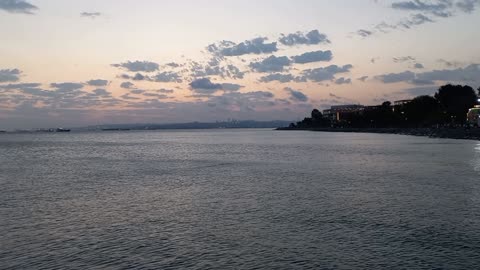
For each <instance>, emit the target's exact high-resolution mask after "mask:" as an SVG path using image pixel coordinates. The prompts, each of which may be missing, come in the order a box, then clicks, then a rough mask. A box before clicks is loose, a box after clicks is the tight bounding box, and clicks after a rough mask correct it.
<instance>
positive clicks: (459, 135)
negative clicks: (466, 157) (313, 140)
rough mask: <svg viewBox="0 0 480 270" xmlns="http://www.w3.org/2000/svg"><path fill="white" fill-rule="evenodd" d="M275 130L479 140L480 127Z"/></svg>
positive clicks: (287, 128)
mask: <svg viewBox="0 0 480 270" xmlns="http://www.w3.org/2000/svg"><path fill="white" fill-rule="evenodd" d="M276 130H305V131H317V132H347V133H350V132H353V133H378V134H397V135H410V136H422V137H430V138H443V139H457V140H480V128H470V129H466V128H289V127H285V128H277V129H276Z"/></svg>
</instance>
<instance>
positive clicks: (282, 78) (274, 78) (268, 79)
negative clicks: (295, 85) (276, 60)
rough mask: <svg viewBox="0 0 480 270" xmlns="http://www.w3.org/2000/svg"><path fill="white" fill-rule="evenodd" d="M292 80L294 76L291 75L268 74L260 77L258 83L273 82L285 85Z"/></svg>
mask: <svg viewBox="0 0 480 270" xmlns="http://www.w3.org/2000/svg"><path fill="white" fill-rule="evenodd" d="M293 80H295V76H293V75H292V74H282V73H272V74H268V75H266V76H263V77H261V78H260V80H259V81H260V82H265V83H268V82H273V81H278V82H281V83H286V82H291V81H293Z"/></svg>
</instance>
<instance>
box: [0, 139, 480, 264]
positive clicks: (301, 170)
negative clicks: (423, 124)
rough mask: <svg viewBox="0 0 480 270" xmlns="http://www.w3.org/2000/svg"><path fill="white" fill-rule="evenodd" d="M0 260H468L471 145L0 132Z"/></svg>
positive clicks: (477, 238)
mask: <svg viewBox="0 0 480 270" xmlns="http://www.w3.org/2000/svg"><path fill="white" fill-rule="evenodd" d="M0 191H1V194H0V232H1V233H0V268H1V269H479V268H480V142H476V141H462V140H458V141H457V140H447V139H429V138H422V137H410V136H399V135H382V134H341V133H320V132H318V133H316V132H302V131H299V132H297V131H289V132H280V131H271V130H209V131H154V132H135V131H131V132H97V133H73V132H72V133H52V134H0Z"/></svg>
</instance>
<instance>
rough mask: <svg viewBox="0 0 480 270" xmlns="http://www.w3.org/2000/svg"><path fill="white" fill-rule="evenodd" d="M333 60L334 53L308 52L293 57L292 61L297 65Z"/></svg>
mask: <svg viewBox="0 0 480 270" xmlns="http://www.w3.org/2000/svg"><path fill="white" fill-rule="evenodd" d="M332 58H333V55H332V51H314V52H306V53H304V54H301V55H297V56H293V57H292V61H293V62H295V63H297V64H306V63H313V62H320V61H325V62H328V61H331V60H332Z"/></svg>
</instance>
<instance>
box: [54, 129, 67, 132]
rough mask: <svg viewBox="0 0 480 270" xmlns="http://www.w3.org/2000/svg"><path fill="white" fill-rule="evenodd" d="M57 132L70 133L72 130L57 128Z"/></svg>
mask: <svg viewBox="0 0 480 270" xmlns="http://www.w3.org/2000/svg"><path fill="white" fill-rule="evenodd" d="M55 132H70V129H68V128H57V129H56V130H55Z"/></svg>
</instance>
